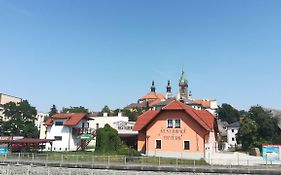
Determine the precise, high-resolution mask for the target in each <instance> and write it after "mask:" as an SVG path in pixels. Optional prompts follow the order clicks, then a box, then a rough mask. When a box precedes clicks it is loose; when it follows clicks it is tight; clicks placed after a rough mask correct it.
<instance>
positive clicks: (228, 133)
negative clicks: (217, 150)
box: [227, 127, 239, 146]
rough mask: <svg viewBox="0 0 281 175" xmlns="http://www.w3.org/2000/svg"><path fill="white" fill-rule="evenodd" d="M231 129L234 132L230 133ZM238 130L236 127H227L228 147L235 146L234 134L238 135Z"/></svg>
mask: <svg viewBox="0 0 281 175" xmlns="http://www.w3.org/2000/svg"><path fill="white" fill-rule="evenodd" d="M232 129H233V130H234V132H232ZM238 130H239V128H237V127H228V128H227V143H228V145H229V146H235V145H237V141H236V134H237V133H238ZM232 138H234V141H232Z"/></svg>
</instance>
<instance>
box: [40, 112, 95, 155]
mask: <svg viewBox="0 0 281 175" xmlns="http://www.w3.org/2000/svg"><path fill="white" fill-rule="evenodd" d="M88 120H89V118H88V115H87V114H84V113H78V114H55V115H54V116H52V117H51V118H49V119H48V120H47V121H46V122H45V125H46V127H47V128H46V138H47V139H54V140H55V141H53V145H51V144H47V145H46V149H47V150H49V151H76V150H79V149H80V148H81V149H84V148H85V147H86V146H87V144H88V141H89V140H90V138H89V140H88V139H86V140H84V139H83V137H90V136H89V135H91V136H92V137H94V134H95V133H93V132H92V131H91V130H90V129H89V124H88Z"/></svg>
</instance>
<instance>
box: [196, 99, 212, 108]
mask: <svg viewBox="0 0 281 175" xmlns="http://www.w3.org/2000/svg"><path fill="white" fill-rule="evenodd" d="M213 101H214V100H201V99H198V100H195V102H196V103H199V104H201V105H202V106H203V107H205V108H210V107H211V102H213Z"/></svg>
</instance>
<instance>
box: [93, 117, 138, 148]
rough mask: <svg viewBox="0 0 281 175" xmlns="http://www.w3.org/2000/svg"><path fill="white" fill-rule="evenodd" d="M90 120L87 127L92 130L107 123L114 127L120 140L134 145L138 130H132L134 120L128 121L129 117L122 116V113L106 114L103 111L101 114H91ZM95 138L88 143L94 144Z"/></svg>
mask: <svg viewBox="0 0 281 175" xmlns="http://www.w3.org/2000/svg"><path fill="white" fill-rule="evenodd" d="M90 118H91V119H92V120H89V127H90V128H93V129H94V130H96V129H98V128H103V127H104V126H105V125H106V124H109V125H110V126H111V127H112V128H114V129H116V130H117V132H118V135H119V137H120V138H121V140H122V141H123V142H124V143H126V144H127V145H129V146H132V147H136V137H137V134H138V132H137V131H133V126H134V125H135V122H130V121H129V117H127V116H122V113H118V115H117V116H108V114H107V113H104V114H103V116H91V117H90ZM95 144H96V142H95V140H94V141H93V142H91V143H90V145H92V146H94V145H95Z"/></svg>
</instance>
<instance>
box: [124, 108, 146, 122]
mask: <svg viewBox="0 0 281 175" xmlns="http://www.w3.org/2000/svg"><path fill="white" fill-rule="evenodd" d="M144 111H145V110H144V109H142V108H135V109H132V110H130V109H123V110H122V112H123V115H124V116H128V117H129V121H136V120H137V117H138V116H139V115H141V114H142V113H143V112H144Z"/></svg>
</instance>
